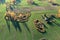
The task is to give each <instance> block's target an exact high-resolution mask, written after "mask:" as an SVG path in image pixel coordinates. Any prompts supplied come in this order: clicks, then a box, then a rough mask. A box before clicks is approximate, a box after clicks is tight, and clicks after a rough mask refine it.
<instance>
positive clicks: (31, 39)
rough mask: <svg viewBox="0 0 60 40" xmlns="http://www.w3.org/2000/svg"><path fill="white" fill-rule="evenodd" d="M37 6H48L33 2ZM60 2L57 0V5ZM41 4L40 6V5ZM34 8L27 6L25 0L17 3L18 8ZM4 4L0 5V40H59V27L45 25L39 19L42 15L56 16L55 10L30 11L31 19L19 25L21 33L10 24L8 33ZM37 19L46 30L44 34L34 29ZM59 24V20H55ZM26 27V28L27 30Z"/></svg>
mask: <svg viewBox="0 0 60 40" xmlns="http://www.w3.org/2000/svg"><path fill="white" fill-rule="evenodd" d="M34 1H35V2H36V3H37V4H39V6H48V3H47V2H45V3H42V2H39V1H37V0H34ZM59 2H60V0H57V3H59ZM40 4H41V5H40ZM22 6H24V7H34V6H35V5H28V4H27V3H26V1H25V0H22V2H21V3H19V7H22ZM57 8H60V6H58V7H57ZM5 9H6V8H5V4H0V40H40V39H41V38H46V39H47V40H60V26H58V25H56V24H53V25H49V24H47V23H46V22H45V21H44V20H43V19H42V17H41V15H43V14H47V15H50V14H57V13H58V12H57V10H46V11H43V10H42V11H31V17H30V19H29V21H28V22H26V23H19V24H20V28H21V31H20V30H19V29H17V30H16V29H15V27H14V25H13V24H12V22H10V31H9V28H8V26H7V23H6V21H5V19H4V15H5V12H6V10H5ZM35 19H39V20H40V21H42V22H43V23H44V24H45V25H46V27H47V28H45V29H46V31H47V32H46V33H45V34H42V33H40V32H38V31H37V30H36V27H35V25H34V20H35ZM55 20H56V21H57V22H56V23H58V24H60V19H55ZM27 27H28V28H27Z"/></svg>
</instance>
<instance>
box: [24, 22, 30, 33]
mask: <svg viewBox="0 0 60 40" xmlns="http://www.w3.org/2000/svg"><path fill="white" fill-rule="evenodd" d="M23 25H24V26H25V27H26V28H27V30H28V31H29V32H30V29H29V28H28V26H27V24H26V23H25V22H24V23H23Z"/></svg>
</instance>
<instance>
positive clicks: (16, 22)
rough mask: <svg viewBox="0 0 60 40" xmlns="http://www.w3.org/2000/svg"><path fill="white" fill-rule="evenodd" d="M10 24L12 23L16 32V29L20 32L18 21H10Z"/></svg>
mask: <svg viewBox="0 0 60 40" xmlns="http://www.w3.org/2000/svg"><path fill="white" fill-rule="evenodd" d="M11 22H12V24H13V26H14V27H15V29H16V31H17V29H18V30H19V31H20V32H22V30H21V28H20V24H19V22H18V21H14V20H11Z"/></svg>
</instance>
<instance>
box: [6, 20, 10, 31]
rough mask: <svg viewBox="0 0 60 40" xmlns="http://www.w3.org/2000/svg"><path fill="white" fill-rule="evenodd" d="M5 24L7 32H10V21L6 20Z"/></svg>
mask: <svg viewBox="0 0 60 40" xmlns="http://www.w3.org/2000/svg"><path fill="white" fill-rule="evenodd" d="M6 24H7V27H8V30H9V32H10V21H7V20H6Z"/></svg>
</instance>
